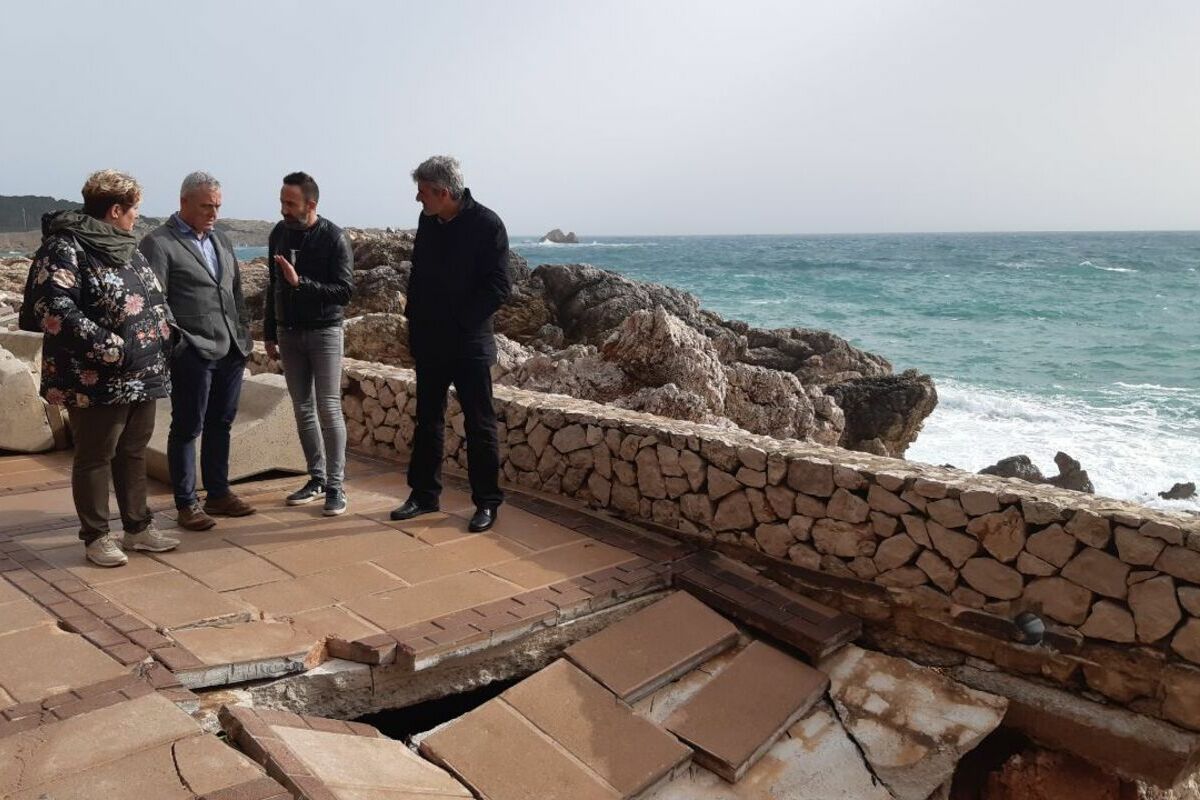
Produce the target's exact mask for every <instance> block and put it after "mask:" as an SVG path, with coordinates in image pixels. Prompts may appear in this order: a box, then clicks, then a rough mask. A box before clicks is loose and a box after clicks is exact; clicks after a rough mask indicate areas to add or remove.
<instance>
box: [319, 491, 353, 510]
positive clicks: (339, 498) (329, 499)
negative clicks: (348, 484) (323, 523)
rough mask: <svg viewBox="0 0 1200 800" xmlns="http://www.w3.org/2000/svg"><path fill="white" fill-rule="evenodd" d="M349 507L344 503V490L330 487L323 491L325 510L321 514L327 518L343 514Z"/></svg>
mask: <svg viewBox="0 0 1200 800" xmlns="http://www.w3.org/2000/svg"><path fill="white" fill-rule="evenodd" d="M349 505H350V504H349V503H347V502H346V490H345V489H342V488H341V487H338V488H336V489H334V488H332V487H330V488H328V489H326V490H325V510H324V511H322V512H321V513H322V514H324V515H325V516H327V517H336V516H337V515H338V514H345V513H346V509H347V508H348V507H349Z"/></svg>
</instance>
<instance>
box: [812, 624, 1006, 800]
mask: <svg viewBox="0 0 1200 800" xmlns="http://www.w3.org/2000/svg"><path fill="white" fill-rule="evenodd" d="M821 668H822V669H823V670H824V671H825V672H826V673H827V674H828V675H829V679H830V682H831V683H830V689H829V694H830V697H831V699H832V700H833V703H834V707H835V708H836V709H837V711H838V716H839V717H840V718H841V720H842V722H843V724H844V725H845V726H846V729H847V731H849V733H850V735H851V736H852V737H853V738H854V739H855V741H857V742H858V743H859V746H860V747H861V748H862V751H863V754H864V755H865V757H866V759H867V761H868V762H869V763H870V765H871V768H872V770H873V771H874V773H875V774H876V775H877V776H879V778H880V779H881V780H882V781H883V782H884V783H885V784H886V785H887V787H888V789H889V790H890V791H891V792H892V794H893V795H894V796H895V797H896V799H897V800H925V798H927V797H929V796H930V795H931V794H932V793H933V792H934V791H935V790H936V789H937V788H938V787H939V786H941V785H942V784H944V783H946V782H947V781H948V780H950V778H951V777H952V776H953V775H954V770H955V767H956V766H957V764H958V760H959V759H960V758H961V757H962V756H963V755H965V754H966V753H967V752H968V751H970V750H972V749H973V748H974V747H975V746H976V745H977V744H978V743H979V742H980V741H982V740H983V738H984V737H985V736H987V735H988V734H989V733H991V732H992V731H993V730H994V729H995V728H996V727H997V726H998V725H999V724H1000V722H1001V720H1003V718H1004V712H1005V709H1006V708H1007V707H1008V702H1007V701H1006V700H1005V699H1004V698H1003V697H998V696H996V695H993V694H989V693H987V692H981V691H977V690H975V689H971V688H968V687H966V686H963V685H962V684H961V683H958V682H957V681H954V680H951V679H950V678H947V677H946V676H944V675H943V674H941V673H940V672H938V671H936V670H933V669H930V668H929V667H922V666H919V665H917V664H914V663H913V662H911V661H907V660H905V659H902V658H895V657H893V656H888V655H884V654H883V653H875V652H871V651H868V650H862V649H861V648H858V647H855V646H854V645H847V646H846V647H844V648H842V649H841V650H840V651H838V653H837V654H835V655H833V656H831V657H830V658H828V659H826V660H825V661H823V662H821Z"/></svg>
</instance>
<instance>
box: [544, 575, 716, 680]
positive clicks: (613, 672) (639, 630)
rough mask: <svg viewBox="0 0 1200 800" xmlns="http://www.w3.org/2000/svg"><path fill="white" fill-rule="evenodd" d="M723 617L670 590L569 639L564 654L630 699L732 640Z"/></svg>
mask: <svg viewBox="0 0 1200 800" xmlns="http://www.w3.org/2000/svg"><path fill="white" fill-rule="evenodd" d="M737 639H738V631H737V628H736V627H734V626H733V624H732V623H730V622H729V621H728V620H726V619H725V618H724V617H722V616H721V615H720V614H718V613H716V612H715V611H713V610H712V609H710V608H709V607H708V606H706V605H704V604H703V603H701V602H700V601H699V600H696V599H695V598H694V597H692V596H691V595H689V594H688V593H687V592H676V593H675V594H673V595H671V596H670V597H668V598H666V599H664V600H660V601H659V602H657V603H655V604H654V605H652V606H648V607H646V608H643V609H642V610H641V611H638V612H637V613H636V614H633V615H631V616H629V617H626V618H625V619H623V620H621V621H620V622H617V623H615V624H613V625H610V626H608V627H607V628H605V629H604V630H602V631H600V632H599V633H597V634H595V635H593V636H590V637H588V638H587V639H584V640H583V641H581V642H577V643H576V644H573V645H571V646H570V647H569V648H567V650H566V655H567V658H569V659H571V661H573V662H574V663H576V664H578V665H579V666H580V667H581V668H582V669H583V670H584V671H585V672H587V673H588V674H589V675H591V676H592V677H593V678H595V679H596V680H598V681H600V683H602V684H604V685H605V686H607V687H608V688H609V689H611V690H612V691H613V692H615V693H616V695H617V696H618V697H620V698H621V699H622V700H624V701H626V702H628V703H633V702H636V701H637V700H638V699H640V698H642V697H644V696H646V695H647V694H649V693H651V692H653V691H654V690H655V689H657V688H658V687H660V686H662V685H664V684H666V683H669V682H671V681H673V680H675V679H676V678H678V677H679V676H681V675H683V674H684V673H686V672H688V671H689V670H691V669H692V668H693V667H695V666H696V665H697V664H700V663H701V662H703V661H705V660H707V659H709V658H711V657H712V656H714V655H716V654H717V653H719V652H721V651H723V650H726V649H728V648H730V647H732V646H733V645H734V644H736V643H737Z"/></svg>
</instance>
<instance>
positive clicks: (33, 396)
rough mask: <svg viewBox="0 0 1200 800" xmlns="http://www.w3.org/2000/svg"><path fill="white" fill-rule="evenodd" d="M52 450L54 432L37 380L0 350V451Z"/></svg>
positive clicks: (16, 360)
mask: <svg viewBox="0 0 1200 800" xmlns="http://www.w3.org/2000/svg"><path fill="white" fill-rule="evenodd" d="M52 449H54V431H53V430H52V429H51V428H50V423H49V421H48V420H47V418H46V403H45V401H43V400H42V398H41V396H40V395H39V394H38V379H37V378H35V377H34V375H33V373H32V372H30V371H29V367H28V366H27V364H26V362H24V361H22V360H21V359H19V358H17V357H16V356H15V355H13V354H12V353H10V352H9V351H8V350H5V349H3V348H2V347H0V450H12V451H15V452H18V453H44V452H46V451H47V450H52Z"/></svg>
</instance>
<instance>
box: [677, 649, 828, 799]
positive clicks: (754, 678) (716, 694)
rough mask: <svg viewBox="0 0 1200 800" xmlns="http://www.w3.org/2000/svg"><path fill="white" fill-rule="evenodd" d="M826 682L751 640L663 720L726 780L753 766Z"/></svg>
mask: <svg viewBox="0 0 1200 800" xmlns="http://www.w3.org/2000/svg"><path fill="white" fill-rule="evenodd" d="M828 686H829V678H827V677H826V676H825V674H824V673H822V672H818V671H817V670H815V669H813V668H812V667H810V666H808V665H807V664H804V663H802V662H800V661H797V660H796V659H794V658H792V657H791V656H789V655H786V654H785V653H782V652H780V651H779V650H776V649H775V648H773V647H771V646H770V645H766V644H763V643H762V642H752V643H751V644H750V645H749V646H747V647H746V648H745V649H744V650H742V651H741V652H740V653H738V654H737V656H736V657H735V658H734V659H733V661H732V662H730V664H729V665H728V666H727V667H726V668H725V669H724V670H722V671H721V673H720V674H719V675H717V676H716V677H715V678H713V680H712V681H711V682H709V683H708V684H707V685H706V686H704V687H703V688H701V689H700V691H698V692H697V693H696V694H695V695H694V696H693V697H691V698H690V699H689V700H688V701H687V702H686V703H684V704H683V705H681V706H680V707H679V708H678V709H676V710H675V712H674V713H673V714H672V715H671V716H670V717H669V718H668V719H667V722H666V728H667V729H668V730H670V731H672V732H673V733H675V734H676V735H677V736H679V737H680V738H681V739H683V741H684V742H686V743H687V744H689V745H691V746H692V747H693V748H695V750H696V755H695V758H696V761H698V762H699V763H701V764H702V765H704V766H705V767H707V768H708V769H710V770H712V771H713V772H715V773H717V774H718V775H720V776H721V777H722V778H724V779H725V780H727V781H729V782H730V783H733V782H736V781H737V780H738V779H739V778H741V777H742V775H744V774H745V773H746V771H747V770H748V769H749V768H750V767H751V766H753V764H754V762H755V761H757V760H758V759H759V758H760V757H761V756H762V755H763V754H764V753H765V752H766V751H767V750H768V749H769V748H770V747H771V745H772V744H774V742H775V740H776V739H778V738H779V737H780V736H782V735H783V734H784V733H785V732H786V731H787V729H788V728H790V727H791V726H792V725H793V724H795V722H796V721H797V720H799V719H800V717H802V716H804V714H806V713H807V712H808V711H809V709H811V708H812V706H813V704H814V703H816V702H817V700H819V699H820V698H821V695H822V694H824V692H825V689H826V688H827V687H828Z"/></svg>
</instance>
